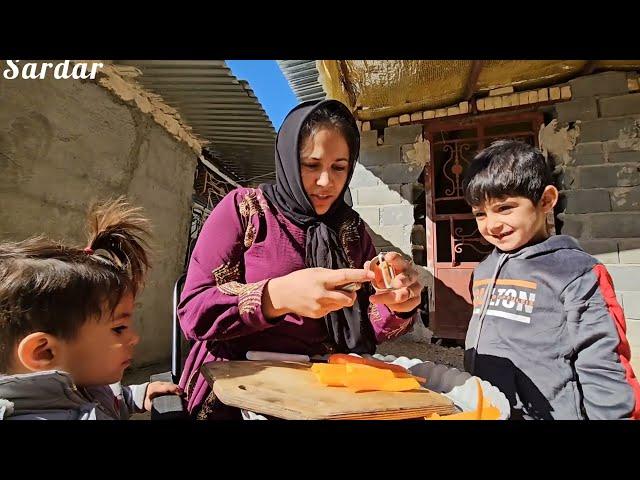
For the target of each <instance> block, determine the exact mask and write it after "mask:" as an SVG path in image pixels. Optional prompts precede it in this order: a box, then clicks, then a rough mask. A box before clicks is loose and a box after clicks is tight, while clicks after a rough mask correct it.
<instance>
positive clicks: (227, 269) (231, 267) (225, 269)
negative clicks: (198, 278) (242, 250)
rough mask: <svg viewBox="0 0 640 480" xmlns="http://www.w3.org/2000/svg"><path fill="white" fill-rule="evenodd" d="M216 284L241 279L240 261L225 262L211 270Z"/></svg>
mask: <svg viewBox="0 0 640 480" xmlns="http://www.w3.org/2000/svg"><path fill="white" fill-rule="evenodd" d="M211 275H212V276H213V279H214V280H215V282H216V285H222V284H223V283H228V282H234V281H237V280H240V262H235V263H232V262H228V263H223V264H222V265H220V266H219V267H217V268H214V269H213V271H212V272H211Z"/></svg>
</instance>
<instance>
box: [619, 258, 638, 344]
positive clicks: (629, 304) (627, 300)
mask: <svg viewBox="0 0 640 480" xmlns="http://www.w3.org/2000/svg"><path fill="white" fill-rule="evenodd" d="M636 275H638V276H639V277H640V267H637V272H636ZM638 284H640V281H638ZM622 298H623V302H624V315H625V317H626V318H627V319H634V320H640V292H622ZM634 333H635V332H634ZM638 333H640V332H638ZM629 340H630V341H631V339H629ZM634 341H635V343H636V344H639V343H640V338H637V337H636V338H634Z"/></svg>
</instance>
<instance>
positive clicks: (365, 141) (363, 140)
mask: <svg viewBox="0 0 640 480" xmlns="http://www.w3.org/2000/svg"><path fill="white" fill-rule="evenodd" d="M377 146H378V131H377V130H368V131H366V132H360V149H363V148H364V149H366V148H374V147H377Z"/></svg>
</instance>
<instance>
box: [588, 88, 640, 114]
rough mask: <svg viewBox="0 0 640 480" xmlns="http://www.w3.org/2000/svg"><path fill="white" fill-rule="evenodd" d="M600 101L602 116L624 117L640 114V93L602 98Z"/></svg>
mask: <svg viewBox="0 0 640 480" xmlns="http://www.w3.org/2000/svg"><path fill="white" fill-rule="evenodd" d="M598 103H599V104H600V116H602V117H622V116H624V115H633V114H640V93H631V94H627V95H620V96H619V97H608V98H601V99H600V100H598Z"/></svg>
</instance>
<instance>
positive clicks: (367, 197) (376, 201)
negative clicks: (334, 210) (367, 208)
mask: <svg viewBox="0 0 640 480" xmlns="http://www.w3.org/2000/svg"><path fill="white" fill-rule="evenodd" d="M358 201H359V204H360V205H399V204H402V203H407V202H406V200H404V199H403V198H402V196H401V195H400V193H399V192H397V191H396V190H393V189H391V188H390V187H389V186H387V185H384V184H381V185H378V186H376V187H363V188H359V189H358Z"/></svg>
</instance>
